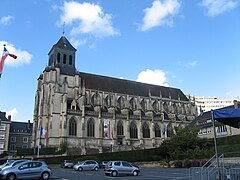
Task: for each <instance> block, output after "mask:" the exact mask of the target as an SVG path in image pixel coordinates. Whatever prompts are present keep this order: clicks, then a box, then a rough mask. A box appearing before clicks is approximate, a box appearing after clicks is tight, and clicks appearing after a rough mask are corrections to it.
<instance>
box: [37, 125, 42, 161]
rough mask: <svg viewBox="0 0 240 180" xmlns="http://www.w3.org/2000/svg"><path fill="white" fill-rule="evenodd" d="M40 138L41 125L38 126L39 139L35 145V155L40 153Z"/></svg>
mask: <svg viewBox="0 0 240 180" xmlns="http://www.w3.org/2000/svg"><path fill="white" fill-rule="evenodd" d="M40 140H41V126H40V128H39V140H38V145H37V157H39V153H40Z"/></svg>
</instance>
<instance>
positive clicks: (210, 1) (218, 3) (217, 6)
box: [201, 0, 238, 17]
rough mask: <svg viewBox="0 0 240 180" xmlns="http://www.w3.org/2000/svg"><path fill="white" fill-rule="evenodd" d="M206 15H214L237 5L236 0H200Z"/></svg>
mask: <svg viewBox="0 0 240 180" xmlns="http://www.w3.org/2000/svg"><path fill="white" fill-rule="evenodd" d="M201 5H202V6H203V7H204V8H205V9H206V14H207V15H208V16H211V17H214V16H217V15H219V14H222V13H224V12H225V11H229V10H231V9H234V8H235V7H237V5H238V2H237V0H202V2H201Z"/></svg>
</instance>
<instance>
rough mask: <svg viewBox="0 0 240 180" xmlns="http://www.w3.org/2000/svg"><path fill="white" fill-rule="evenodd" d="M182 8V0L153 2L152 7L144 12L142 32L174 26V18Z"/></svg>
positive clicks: (158, 0) (156, 0)
mask: <svg viewBox="0 0 240 180" xmlns="http://www.w3.org/2000/svg"><path fill="white" fill-rule="evenodd" d="M180 6H181V2H180V0H155V1H153V3H152V7H150V8H146V9H144V10H143V11H144V13H145V16H144V18H143V20H142V21H143V24H142V25H141V27H140V30H142V31H146V30H149V29H151V28H153V27H157V26H162V25H168V26H172V24H173V17H174V16H175V15H177V14H178V12H179V9H180Z"/></svg>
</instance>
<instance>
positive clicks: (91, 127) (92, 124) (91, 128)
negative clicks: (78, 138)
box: [87, 119, 95, 137]
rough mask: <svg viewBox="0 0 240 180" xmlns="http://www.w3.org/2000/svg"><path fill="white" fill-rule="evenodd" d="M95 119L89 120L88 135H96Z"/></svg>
mask: <svg viewBox="0 0 240 180" xmlns="http://www.w3.org/2000/svg"><path fill="white" fill-rule="evenodd" d="M94 129H95V128H94V121H93V119H89V120H88V122H87V136H88V137H94Z"/></svg>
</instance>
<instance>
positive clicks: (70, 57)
mask: <svg viewBox="0 0 240 180" xmlns="http://www.w3.org/2000/svg"><path fill="white" fill-rule="evenodd" d="M69 65H72V55H70V56H69Z"/></svg>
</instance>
